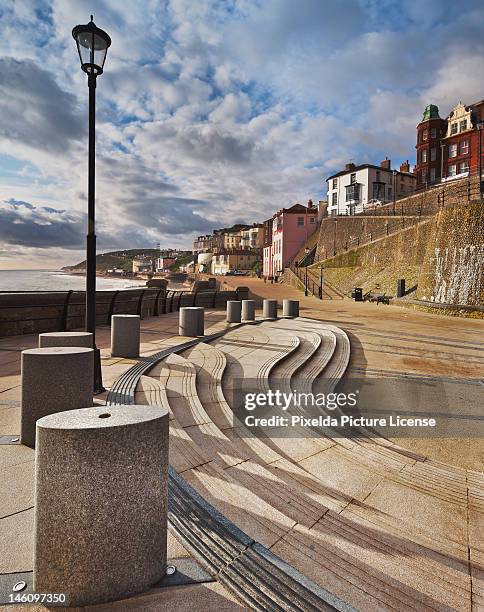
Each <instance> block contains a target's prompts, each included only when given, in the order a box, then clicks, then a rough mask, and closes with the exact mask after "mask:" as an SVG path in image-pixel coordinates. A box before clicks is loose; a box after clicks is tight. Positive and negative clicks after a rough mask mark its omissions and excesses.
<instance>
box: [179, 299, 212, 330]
mask: <svg viewBox="0 0 484 612" xmlns="http://www.w3.org/2000/svg"><path fill="white" fill-rule="evenodd" d="M204 333H205V309H204V308H203V307H202V306H183V307H182V308H180V314H179V318H178V335H180V336H192V337H195V336H203V335H204Z"/></svg>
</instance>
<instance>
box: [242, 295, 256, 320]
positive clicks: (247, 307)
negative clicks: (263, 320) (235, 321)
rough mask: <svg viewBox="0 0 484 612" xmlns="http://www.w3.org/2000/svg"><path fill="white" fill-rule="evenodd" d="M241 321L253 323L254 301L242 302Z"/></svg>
mask: <svg viewBox="0 0 484 612" xmlns="http://www.w3.org/2000/svg"><path fill="white" fill-rule="evenodd" d="M242 321H255V300H242Z"/></svg>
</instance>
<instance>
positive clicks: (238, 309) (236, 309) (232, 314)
mask: <svg viewBox="0 0 484 612" xmlns="http://www.w3.org/2000/svg"><path fill="white" fill-rule="evenodd" d="M241 315H242V303H241V302H239V301H238V300H228V301H227V323H240V321H241Z"/></svg>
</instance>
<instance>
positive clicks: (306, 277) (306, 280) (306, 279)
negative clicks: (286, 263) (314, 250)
mask: <svg viewBox="0 0 484 612" xmlns="http://www.w3.org/2000/svg"><path fill="white" fill-rule="evenodd" d="M304 254H305V258H304V259H305V263H306V266H305V268H304V271H305V275H304V295H305V296H306V297H307V295H308V255H309V247H306V248H305V249H304Z"/></svg>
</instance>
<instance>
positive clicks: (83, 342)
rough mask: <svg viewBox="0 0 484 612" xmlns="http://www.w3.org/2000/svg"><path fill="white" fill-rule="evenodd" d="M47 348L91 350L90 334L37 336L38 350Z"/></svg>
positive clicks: (64, 333) (51, 333) (75, 332)
mask: <svg viewBox="0 0 484 612" xmlns="http://www.w3.org/2000/svg"><path fill="white" fill-rule="evenodd" d="M48 346H84V347H86V348H92V334H91V333H90V332H77V331H74V332H47V333H44V334H39V348H45V347H48Z"/></svg>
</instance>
